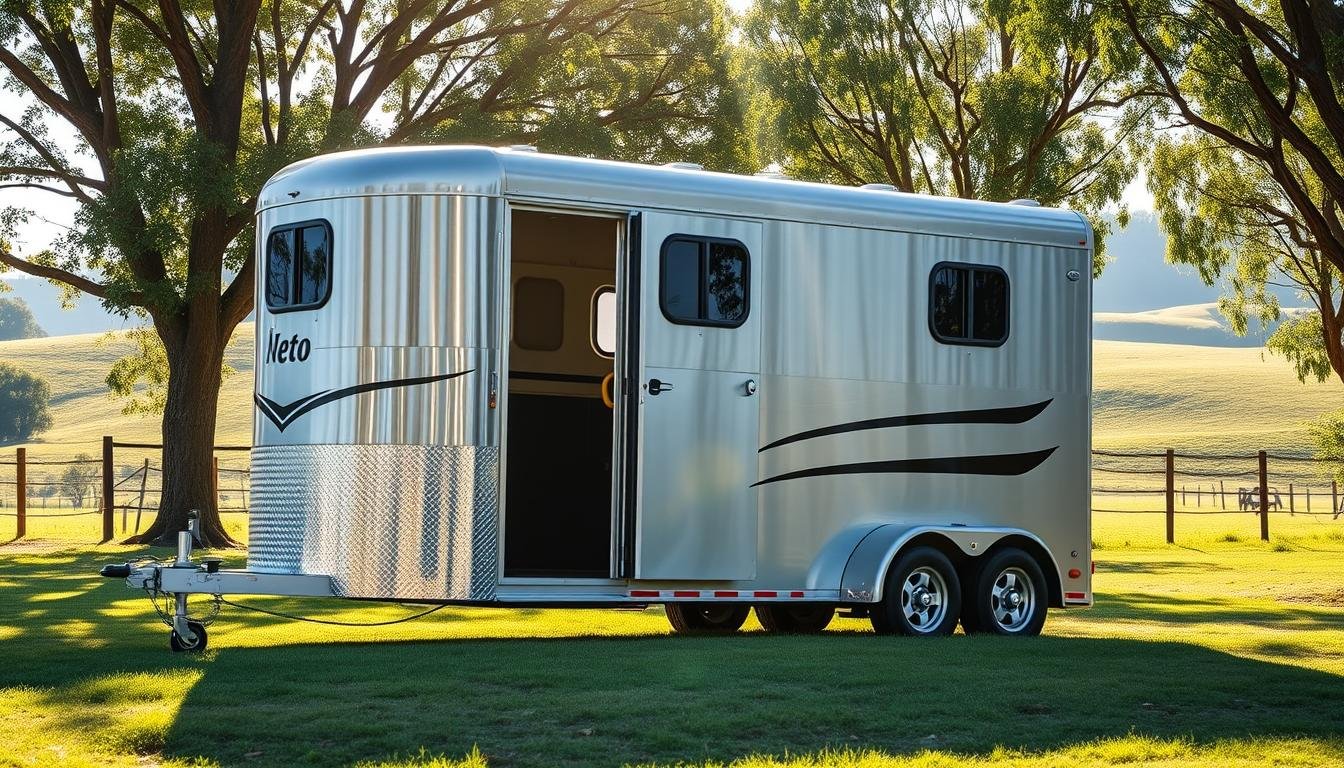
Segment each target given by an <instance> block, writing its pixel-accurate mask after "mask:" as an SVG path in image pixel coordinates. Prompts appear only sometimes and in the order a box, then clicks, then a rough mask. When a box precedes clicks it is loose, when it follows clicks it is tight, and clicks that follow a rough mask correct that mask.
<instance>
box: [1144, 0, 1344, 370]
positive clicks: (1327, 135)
mask: <svg viewBox="0 0 1344 768" xmlns="http://www.w3.org/2000/svg"><path fill="white" fill-rule="evenodd" d="M1121 5H1122V6H1124V7H1126V8H1127V9H1131V10H1132V13H1133V16H1132V19H1131V28H1130V30H1129V31H1130V33H1131V34H1130V37H1131V38H1133V37H1135V36H1137V37H1138V39H1139V41H1140V42H1143V43H1145V44H1146V45H1148V46H1150V47H1151V52H1150V53H1148V54H1147V57H1148V59H1149V61H1150V63H1151V67H1150V69H1149V75H1148V77H1149V78H1150V82H1151V83H1152V88H1153V89H1154V90H1155V91H1161V92H1163V93H1165V94H1167V95H1168V96H1169V98H1168V99H1167V100H1166V102H1165V103H1164V106H1163V107H1162V109H1161V114H1160V122H1163V123H1166V124H1168V125H1172V126H1173V127H1174V130H1171V131H1169V132H1165V133H1164V135H1163V136H1162V138H1161V139H1160V140H1158V141H1157V142H1156V145H1155V147H1154V149H1153V161H1152V166H1151V168H1150V169H1149V173H1148V185H1149V189H1150V191H1151V192H1152V193H1153V197H1154V203H1155V207H1156V212H1157V214H1158V217H1159V220H1160V222H1161V225H1162V228H1163V230H1165V231H1166V233H1167V235H1168V240H1167V253H1166V256H1167V260H1168V261H1170V262H1172V263H1175V264H1188V265H1193V266H1194V267H1195V268H1196V269H1197V270H1198V271H1199V274H1200V276H1201V277H1202V278H1203V279H1204V281H1205V282H1206V283H1208V284H1210V285H1213V284H1214V283H1215V282H1216V281H1219V280H1222V281H1223V284H1224V286H1225V291H1226V295H1225V297H1224V298H1223V299H1222V300H1221V301H1220V303H1219V307H1220V309H1221V310H1222V312H1223V314H1224V315H1225V316H1226V317H1227V318H1228V319H1229V321H1230V322H1231V324H1232V327H1233V329H1234V330H1235V331H1236V332H1237V333H1245V332H1246V330H1247V328H1248V327H1249V323H1250V322H1251V321H1252V320H1257V321H1259V322H1260V323H1262V324H1265V325H1268V324H1270V323H1273V322H1275V321H1278V320H1280V319H1284V316H1285V312H1284V310H1283V308H1282V307H1281V306H1280V299H1279V297H1278V296H1277V295H1276V294H1275V293H1274V292H1273V290H1272V288H1273V287H1276V286H1278V287H1287V288H1290V289H1294V292H1295V293H1296V295H1297V296H1298V297H1299V298H1300V299H1301V300H1302V302H1303V303H1304V304H1306V305H1308V306H1309V307H1310V308H1311V310H1310V312H1309V313H1308V314H1291V315H1288V316H1287V318H1286V319H1285V320H1284V323H1283V325H1282V326H1281V327H1280V328H1279V329H1278V330H1277V332H1276V333H1274V334H1273V336H1272V337H1271V338H1270V340H1269V343H1268V348H1269V349H1270V351H1271V352H1273V353H1275V354H1279V355H1283V356H1284V357H1285V358H1287V359H1288V360H1290V361H1291V362H1292V363H1293V366H1294V370H1295V372H1296V374H1297V377H1298V378H1299V379H1301V380H1303V381H1305V380H1307V379H1308V378H1312V377H1314V378H1316V379H1319V380H1324V379H1325V378H1327V377H1328V376H1329V375H1330V373H1331V372H1332V371H1333V372H1334V373H1335V374H1336V375H1338V376H1340V377H1341V378H1344V336H1341V327H1342V324H1344V301H1342V299H1344V296H1342V295H1341V285H1344V283H1342V282H1341V272H1340V270H1341V266H1344V231H1341V229H1340V225H1339V223H1338V222H1339V220H1340V217H1341V216H1344V208H1341V206H1340V199H1341V192H1342V191H1344V180H1341V178H1340V176H1339V169H1341V168H1344V154H1342V153H1341V149H1342V148H1344V130H1342V129H1341V125H1344V111H1341V109H1340V107H1339V104H1338V99H1339V97H1340V96H1341V95H1344V63H1342V62H1344V60H1342V59H1339V58H1332V56H1337V53H1338V51H1339V50H1340V48H1339V46H1340V44H1341V43H1342V42H1344V32H1342V31H1344V9H1341V8H1340V7H1339V6H1338V4H1333V5H1331V4H1319V7H1315V5H1313V9H1312V10H1307V5H1308V4H1307V3H1305V2H1303V1H1302V0H1286V2H1284V3H1283V4H1281V5H1280V4H1269V5H1257V4H1253V3H1246V2H1229V3H1227V4H1225V5H1222V4H1219V3H1213V2H1205V1H1204V0H1192V1H1191V2H1167V1H1165V0H1138V1H1137V2H1136V1H1135V0H1121ZM1285 14H1290V15H1288V16H1286V15H1285ZM1331 26H1333V27H1334V31H1333V33H1332V31H1331V28H1330V27H1331ZM1318 34H1319V35H1320V36H1321V42H1322V44H1323V46H1324V47H1323V49H1322V50H1324V51H1325V52H1326V55H1325V56H1324V58H1323V59H1315V58H1314V57H1315V56H1316V51H1315V48H1314V46H1313V44H1312V42H1311V40H1310V39H1309V38H1313V37H1315V36H1317V35H1318ZM1266 41H1268V42H1266ZM1332 51H1333V52H1334V53H1333V54H1332V53H1331V52H1332ZM1322 64H1325V65H1326V66H1322ZM1309 81H1310V82H1309ZM1311 82H1316V83H1318V84H1323V85H1322V87H1320V88H1314V87H1313V86H1312V85H1311ZM1332 90H1333V93H1334V95H1327V94H1329V93H1330V92H1331V91H1332ZM1324 114H1328V115H1329V116H1330V118H1331V120H1330V121H1327V120H1326V118H1325V116H1324ZM1332 222H1333V223H1332Z"/></svg>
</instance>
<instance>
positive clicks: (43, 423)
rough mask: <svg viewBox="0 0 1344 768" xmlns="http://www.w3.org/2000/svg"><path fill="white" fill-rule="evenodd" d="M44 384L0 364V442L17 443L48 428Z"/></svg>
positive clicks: (48, 393) (47, 394)
mask: <svg viewBox="0 0 1344 768" xmlns="http://www.w3.org/2000/svg"><path fill="white" fill-rule="evenodd" d="M50 400H51V388H50V386H48V385H47V382H46V381H45V380H43V379H40V378H38V377H37V376H34V375H32V374H30V373H26V372H24V371H21V370H19V369H18V368H16V367H14V366H13V365H10V364H9V363H4V362H0V442H19V441H24V440H27V439H29V438H30V437H33V436H34V435H37V434H40V433H41V432H43V431H45V430H47V429H50V428H51V413H50V411H49V410H48V406H49V403H50Z"/></svg>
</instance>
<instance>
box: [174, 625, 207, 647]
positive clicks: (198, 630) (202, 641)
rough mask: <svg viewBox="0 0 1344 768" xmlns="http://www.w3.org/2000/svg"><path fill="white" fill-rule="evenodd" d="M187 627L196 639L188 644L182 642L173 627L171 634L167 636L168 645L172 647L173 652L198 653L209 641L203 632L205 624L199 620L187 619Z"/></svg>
mask: <svg viewBox="0 0 1344 768" xmlns="http://www.w3.org/2000/svg"><path fill="white" fill-rule="evenodd" d="M187 628H188V629H190V630H191V631H192V634H194V635H196V641H195V642H194V643H192V644H191V645H188V644H187V643H185V642H183V640H182V636H181V635H179V634H177V630H176V629H174V630H173V632H172V634H171V635H169V636H168V647H170V648H172V649H173V653H200V652H202V651H204V650H205V646H206V644H207V643H208V642H209V640H208V636H207V635H206V633H205V625H204V624H202V623H201V622H199V621H188V622H187Z"/></svg>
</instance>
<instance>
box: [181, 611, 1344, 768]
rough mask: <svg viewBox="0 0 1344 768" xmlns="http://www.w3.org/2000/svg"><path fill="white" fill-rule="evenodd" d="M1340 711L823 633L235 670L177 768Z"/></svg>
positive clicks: (1060, 664)
mask: <svg viewBox="0 0 1344 768" xmlns="http://www.w3.org/2000/svg"><path fill="white" fill-rule="evenodd" d="M1342 693H1344V692H1342V691H1341V681H1340V679H1339V678H1338V677H1336V676H1333V675H1329V674H1325V673H1321V672H1316V671H1311V670H1303V669H1300V668H1294V667H1286V666H1280V665H1275V664H1269V663H1264V662H1257V661H1250V660H1246V659H1242V658H1237V657H1234V656H1230V655H1227V654H1224V653H1220V652H1216V651H1212V650H1209V649H1206V648H1202V647H1198V646H1193V645H1186V644H1180V643H1156V642H1143V641H1137V640H1091V639H1069V638H1048V637H1047V638H1039V639H1035V640H1020V641H1011V640H1004V639H998V638H965V637H956V638H952V639H946V640H941V641H934V642H924V641H919V640H911V639H899V638H881V637H875V636H873V635H870V634H866V633H852V634H851V633H828V634H827V635H824V636H820V637H802V638H795V637H778V636H767V635H763V634H760V635H746V636H738V637H728V638H713V639H686V638H671V637H627V638H606V639H563V640H536V639H521V640H502V639H495V640H458V641H450V642H432V643H401V644H377V645H314V646H293V647H287V648H275V649H265V650H256V649H247V650H244V649H237V650H233V649H225V650H222V651H220V652H219V653H218V655H217V656H216V657H215V658H214V660H213V661H212V662H211V663H210V664H209V665H208V668H207V669H206V670H205V674H204V675H203V677H202V678H201V679H200V681H199V682H198V683H197V684H196V685H195V686H194V687H193V688H192V689H191V691H190V693H189V694H188V695H187V697H186V700H185V701H184V702H183V704H182V708H181V712H180V714H179V716H178V718H177V719H176V721H175V722H174V725H173V727H172V729H171V730H170V731H169V733H168V736H167V739H166V742H165V753H166V754H167V755H169V756H175V757H182V758H194V757H201V758H208V759H211V760H217V761H219V762H221V763H224V764H231V763H236V762H242V761H243V760H244V756H245V755H247V754H249V753H251V754H253V755H254V757H259V756H261V755H264V756H266V758H267V759H268V760H274V761H276V762H281V763H294V762H299V761H316V762H319V763H328V764H336V763H345V762H349V761H353V760H358V759H369V758H373V757H380V756H387V755H392V754H398V753H399V754H413V753H415V752H416V751H417V750H418V749H419V748H420V747H424V748H426V749H428V750H429V751H430V752H433V753H442V754H447V755H461V754H464V753H466V752H468V751H470V749H471V747H472V746H473V745H479V746H480V748H481V750H482V751H483V752H484V753H485V754H486V755H487V756H488V757H489V758H490V760H491V762H492V764H499V765H566V764H567V765H619V764H622V763H624V762H626V761H659V762H676V761H678V760H684V759H696V760H699V759H716V760H725V761H727V760H731V759H732V758H734V757H738V756H741V755H745V754H749V753H753V752H764V753H769V754H782V753H784V752H790V753H799V752H814V751H817V750H820V749H822V748H824V747H827V746H844V745H850V746H858V747H868V748H876V749H880V750H882V751H885V752H889V753H893V754H899V753H909V752H914V751H918V750H921V749H926V748H940V749H948V750H952V751H956V752H962V753H972V754H983V753H986V752H988V751H990V750H992V749H993V748H994V747H995V746H996V745H1008V746H1012V747H1019V748H1025V749H1028V750H1040V749H1052V748H1057V747H1061V746H1064V745H1067V744H1073V743H1077V742H1079V741H1089V740H1093V739H1098V738H1105V737H1119V736H1124V735H1126V734H1130V733H1142V734H1145V735H1152V736H1158V737H1178V736H1179V737H1190V738H1193V739H1194V740H1195V741H1197V742H1210V741H1214V740H1217V739H1223V738H1240V737H1249V736H1253V737H1285V736H1310V737H1337V736H1338V735H1340V734H1341V733H1344V708H1341V706H1340V705H1341V704H1344V697H1342ZM258 723H265V728H264V729H259V728H258V727H257V724H258ZM258 753H259V754H258Z"/></svg>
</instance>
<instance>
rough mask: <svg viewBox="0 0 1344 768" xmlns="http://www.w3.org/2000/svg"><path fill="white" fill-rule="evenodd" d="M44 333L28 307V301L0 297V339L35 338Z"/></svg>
mask: <svg viewBox="0 0 1344 768" xmlns="http://www.w3.org/2000/svg"><path fill="white" fill-rule="evenodd" d="M46 335H47V332H46V331H44V330H42V326H40V325H38V324H37V318H35V317H33V312H32V310H30V309H29V308H28V302H26V301H24V300H23V299H7V298H4V297H0V341H10V340H12V339H37V338H41V337H43V336H46Z"/></svg>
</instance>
